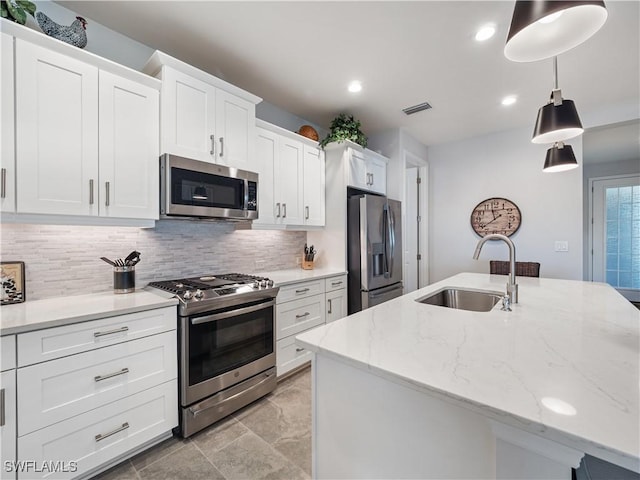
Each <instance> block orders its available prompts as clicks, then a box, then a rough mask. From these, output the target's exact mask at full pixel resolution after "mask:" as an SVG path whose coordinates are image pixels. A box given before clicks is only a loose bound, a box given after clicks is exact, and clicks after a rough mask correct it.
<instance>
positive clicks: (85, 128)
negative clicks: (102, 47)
mask: <svg viewBox="0 0 640 480" xmlns="http://www.w3.org/2000/svg"><path fill="white" fill-rule="evenodd" d="M16 131H17V136H16V147H17V148H16V150H17V159H16V166H17V186H16V188H17V210H18V212H19V213H52V214H63V215H95V214H97V212H98V204H97V192H96V188H97V182H98V68H96V67H95V66H93V65H89V64H87V63H85V62H83V61H80V60H77V59H75V58H71V57H68V56H66V55H63V54H60V53H58V52H54V51H52V50H48V49H46V48H42V47H40V46H37V45H33V44H31V43H29V42H25V41H23V40H21V39H16Z"/></svg>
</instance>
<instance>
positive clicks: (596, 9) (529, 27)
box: [504, 0, 608, 62]
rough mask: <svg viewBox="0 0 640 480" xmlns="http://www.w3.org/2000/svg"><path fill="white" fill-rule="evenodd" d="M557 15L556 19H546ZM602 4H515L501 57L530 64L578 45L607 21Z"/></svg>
mask: <svg viewBox="0 0 640 480" xmlns="http://www.w3.org/2000/svg"><path fill="white" fill-rule="evenodd" d="M553 14H559V15H558V16H557V18H555V19H554V18H553V17H549V16H550V15H553ZM607 15H608V14H607V9H606V7H605V5H604V2H603V1H597V0H592V1H564V0H552V1H546V0H534V1H523V0H519V1H517V2H516V5H515V8H514V10H513V17H512V19H511V28H510V29H509V35H508V37H507V43H506V45H505V47H504V55H505V57H507V58H508V59H509V60H512V61H514V62H534V61H536V60H542V59H544V58H549V57H553V56H556V55H558V54H560V53H562V52H566V51H567V50H570V49H572V48H573V47H576V46H578V45H580V44H581V43H582V42H584V41H585V40H587V39H588V38H589V37H591V36H592V35H593V34H594V33H596V32H597V31H598V30H600V28H601V27H602V25H604V23H605V21H606V20H607Z"/></svg>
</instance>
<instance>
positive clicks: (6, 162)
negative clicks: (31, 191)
mask: <svg viewBox="0 0 640 480" xmlns="http://www.w3.org/2000/svg"><path fill="white" fill-rule="evenodd" d="M0 47H1V48H2V55H1V56H0V61H1V62H2V65H1V68H2V71H1V75H2V76H1V77H0V84H1V85H2V92H0V93H1V94H0V112H1V113H2V117H0V118H1V120H0V121H1V122H2V124H1V130H2V138H1V145H0V148H1V149H2V151H1V152H0V155H1V156H0V211H2V212H14V211H15V208H16V190H15V188H14V186H15V181H16V150H15V117H14V98H15V97H14V83H13V37H11V36H10V35H7V34H6V33H2V36H1V38H0Z"/></svg>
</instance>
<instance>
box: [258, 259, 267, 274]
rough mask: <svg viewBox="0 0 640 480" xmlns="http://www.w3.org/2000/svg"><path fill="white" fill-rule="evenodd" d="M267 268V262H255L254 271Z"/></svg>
mask: <svg viewBox="0 0 640 480" xmlns="http://www.w3.org/2000/svg"><path fill="white" fill-rule="evenodd" d="M266 266H267V262H266V261H265V260H256V270H258V271H260V270H264V269H265V268H266Z"/></svg>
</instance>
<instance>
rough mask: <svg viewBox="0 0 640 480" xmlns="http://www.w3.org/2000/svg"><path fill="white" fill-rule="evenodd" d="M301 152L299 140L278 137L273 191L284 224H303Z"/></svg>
mask: <svg viewBox="0 0 640 480" xmlns="http://www.w3.org/2000/svg"><path fill="white" fill-rule="evenodd" d="M302 152H303V150H302V143H301V142H298V141H296V140H292V139H289V138H286V137H280V142H279V148H278V157H277V168H276V172H277V173H276V178H275V182H276V183H275V184H276V188H275V191H276V198H277V203H280V209H279V210H280V212H281V217H280V220H281V221H282V223H284V224H286V225H303V224H304V216H303V214H302V211H303V199H302V184H303V166H302ZM276 215H277V213H276Z"/></svg>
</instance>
